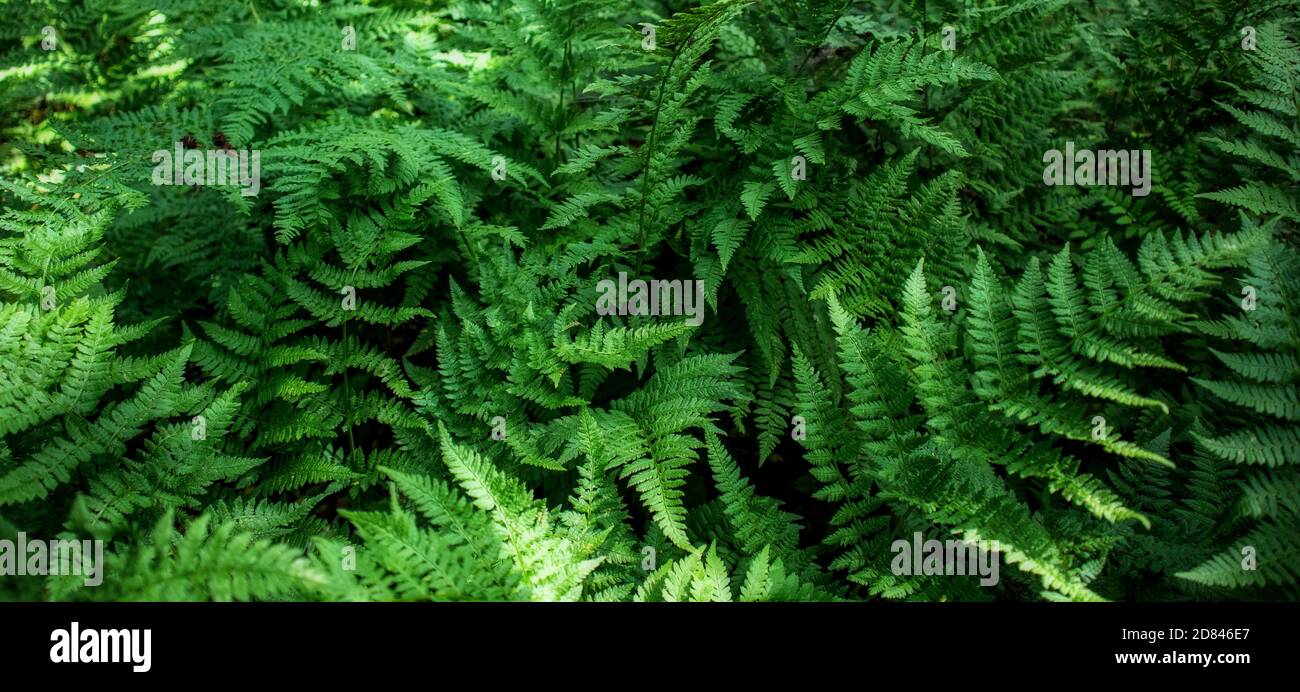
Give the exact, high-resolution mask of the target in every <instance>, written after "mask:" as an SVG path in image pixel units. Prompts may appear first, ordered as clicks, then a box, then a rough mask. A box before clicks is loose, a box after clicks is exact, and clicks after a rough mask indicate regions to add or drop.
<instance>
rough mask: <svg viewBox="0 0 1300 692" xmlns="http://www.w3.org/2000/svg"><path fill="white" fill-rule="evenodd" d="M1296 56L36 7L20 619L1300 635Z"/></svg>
mask: <svg viewBox="0 0 1300 692" xmlns="http://www.w3.org/2000/svg"><path fill="white" fill-rule="evenodd" d="M1298 9H1300V7H1298V6H1297V4H1296V3H1295V2H1293V1H1287V0H1280V1H1279V0H1269V1H1262V2H1261V1H1258V0H1252V1H1250V2H1247V1H1245V0H1159V1H1152V2H1142V3H1136V2H1128V1H1126V0H1104V1H1100V2H1092V3H1077V2H1069V1H1068V0H1004V2H1002V3H997V2H977V1H974V0H970V1H968V2H961V1H958V0H938V1H935V0H931V1H930V2H901V1H900V2H883V1H862V2H854V1H847V0H846V1H840V0H817V1H811V0H807V1H806V0H762V1H759V0H717V1H715V2H703V3H698V4H697V3H692V2H677V1H675V0H673V1H667V2H665V1H660V0H633V1H617V0H510V1H488V0H480V1H474V0H435V1H434V2H421V3H408V2H400V1H394V2H387V1H385V0H373V1H372V2H362V3H335V2H328V3H327V2H320V3H317V2H297V1H293V0H252V1H250V2H238V3H211V2H202V1H200V0H166V1H164V2H160V3H142V2H138V1H137V0H94V1H83V2H64V1H62V0H30V1H29V0H0V12H2V13H3V14H4V16H5V22H4V28H3V30H2V33H0V80H2V83H3V87H2V88H0V175H2V176H3V180H0V540H3V541H9V542H11V543H12V542H16V541H18V540H19V539H20V536H21V537H25V538H27V539H35V538H40V539H43V540H56V539H64V540H70V539H76V540H79V541H82V540H84V541H95V540H98V541H102V545H103V546H104V557H103V560H102V565H101V566H102V569H103V583H102V584H99V585H97V586H87V585H85V584H84V583H83V581H82V580H81V578H80V577H79V576H77V575H74V574H67V573H57V571H56V570H49V569H47V570H45V574H43V575H38V576H33V575H32V574H27V575H21V574H18V573H17V572H16V571H15V570H14V569H13V563H12V562H9V563H6V562H5V559H4V558H3V556H0V598H3V599H7V600H44V599H54V600H62V599H68V600H207V599H213V600H227V599H253V600H304V599H311V600H594V601H610V600H636V601H683V600H685V601H773V600H799V601H805V600H865V599H912V600H980V601H1006V600H1138V601H1142V600H1206V599H1209V600H1266V601H1269V600H1271V601H1276V600H1295V599H1296V598H1297V597H1300V255H1297V242H1298V241H1297V238H1296V235H1295V228H1296V225H1297V224H1300V119H1298V117H1297V116H1298V111H1300V12H1297V10H1298ZM1062 151H1066V152H1074V153H1076V154H1077V152H1080V151H1086V152H1087V153H1088V159H1087V161H1086V163H1083V164H1081V165H1079V168H1078V170H1075V166H1076V164H1077V163H1079V162H1080V161H1081V159H1079V158H1078V156H1075V158H1073V159H1067V160H1066V162H1065V166H1067V167H1069V169H1070V170H1069V171H1067V172H1066V173H1065V177H1064V178H1058V179H1053V177H1052V171H1051V166H1052V164H1051V160H1052V156H1053V155H1057V156H1060V152H1062ZM1108 151H1109V152H1115V151H1118V152H1119V153H1120V154H1121V155H1122V156H1123V158H1122V159H1121V160H1118V161H1117V160H1116V159H1115V158H1114V157H1111V158H1110V160H1109V165H1110V166H1111V168H1110V170H1109V171H1107V170H1106V164H1105V163H1104V161H1105V158H1104V154H1105V152H1108ZM1093 152H1097V153H1096V154H1093ZM1130 153H1131V156H1130ZM1139 154H1141V155H1139ZM1067 155H1068V154H1067ZM1094 156H1095V157H1096V159H1095V160H1096V169H1095V171H1093V170H1086V169H1087V168H1088V164H1091V163H1092V162H1093V161H1094V158H1093V157H1094ZM1117 163H1118V165H1119V168H1116V165H1117ZM1058 172H1059V171H1058ZM1107 172H1109V182H1108V184H1101V183H1105V182H1107V181H1106V180H1104V178H1105V174H1106V173H1107ZM1117 174H1118V175H1119V178H1118V181H1119V182H1120V183H1121V184H1116V181H1117V178H1116V176H1117ZM1062 180H1064V181H1065V183H1064V184H1062ZM1070 181H1074V183H1073V184H1071V183H1070ZM647 284H648V286H649V291H648V296H647V295H646V294H645V289H646V286H647ZM638 286H639V287H640V290H641V291H642V293H640V294H638V293H637V290H638ZM914 539H915V540H916V541H917V543H918V545H919V544H920V542H921V541H949V540H954V541H963V542H964V543H963V545H970V546H975V545H980V546H987V545H992V546H995V547H996V550H997V552H996V553H995V555H994V558H995V559H996V560H999V563H998V564H1001V565H1002V569H1001V573H1000V576H999V577H998V578H994V579H992V580H991V583H989V581H990V580H984V579H982V578H981V576H982V575H981V574H974V573H972V572H964V571H963V572H959V573H957V574H953V573H951V572H945V573H938V572H935V571H932V570H928V569H921V568H919V565H918V566H917V567H918V568H915V569H900V568H899V559H898V558H899V553H898V551H897V550H895V546H896V542H898V541H903V542H906V543H907V544H909V545H910V544H911V543H912V541H913V540H914ZM908 552H909V556H910V548H909V549H908ZM12 559H13V558H12V556H11V560H12ZM22 559H25V556H22ZM947 566H948V567H951V566H952V565H951V564H949V565H947ZM32 572H33V573H39V572H40V570H39V569H36V570H33V571H32ZM983 576H987V575H983Z"/></svg>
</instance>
